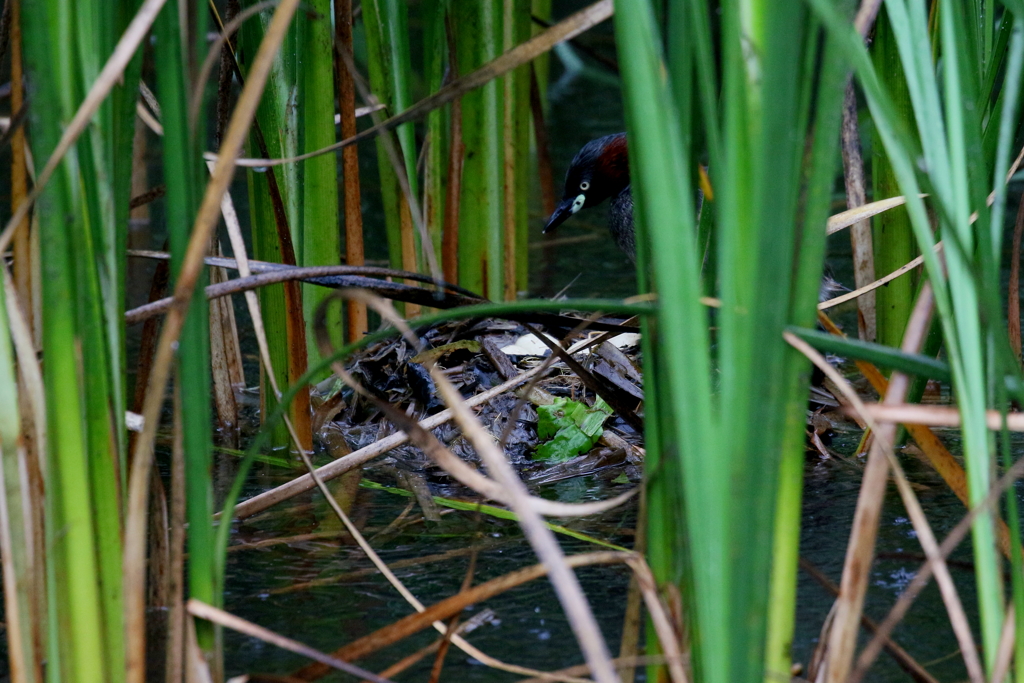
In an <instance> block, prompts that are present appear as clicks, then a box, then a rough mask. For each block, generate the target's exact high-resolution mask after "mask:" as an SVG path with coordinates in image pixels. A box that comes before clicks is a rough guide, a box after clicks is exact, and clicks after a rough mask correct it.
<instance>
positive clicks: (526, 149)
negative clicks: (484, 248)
mask: <svg viewBox="0 0 1024 683" xmlns="http://www.w3.org/2000/svg"><path fill="white" fill-rule="evenodd" d="M530 10H531V8H530V0H515V2H514V3H513V10H512V13H513V14H512V21H513V23H514V26H513V27H512V30H511V36H512V47H514V46H515V45H518V44H520V43H523V42H525V41H526V40H529V38H530V36H531V28H532V26H533V19H532V16H531V13H530ZM508 47H509V46H506V49H508ZM512 96H513V98H514V101H515V104H514V105H510V106H511V107H512V110H513V112H514V113H513V118H514V121H515V143H514V146H513V149H514V150H515V155H516V159H515V188H516V193H515V195H516V200H515V201H516V206H515V224H516V228H515V232H516V237H515V254H516V258H515V288H514V290H513V292H514V294H513V297H512V298H513V299H514V298H515V294H516V293H518V292H525V291H527V290H528V288H529V284H530V259H529V248H530V221H529V201H530V190H531V182H530V180H531V177H532V173H531V170H530V165H531V158H530V140H531V134H530V122H531V120H532V114H531V111H530V66H529V65H525V66H521V67H519V68H518V69H516V70H515V83H514V85H513V93H512ZM506 258H509V257H508V256H506Z"/></svg>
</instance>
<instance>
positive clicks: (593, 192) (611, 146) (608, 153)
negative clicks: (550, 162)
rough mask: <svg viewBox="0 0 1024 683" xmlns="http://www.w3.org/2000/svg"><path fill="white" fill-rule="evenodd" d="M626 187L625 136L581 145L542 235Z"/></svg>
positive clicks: (627, 163)
mask: <svg viewBox="0 0 1024 683" xmlns="http://www.w3.org/2000/svg"><path fill="white" fill-rule="evenodd" d="M628 185H629V153H628V150H627V148H626V134H625V133H616V134H614V135H606V136H604V137H603V138H598V139H596V140H591V141H590V142H588V143H587V144H585V145H584V146H583V149H581V150H580V151H579V152H578V153H577V154H576V157H575V158H574V159H573V160H572V163H571V164H570V165H569V171H568V172H567V173H566V174H565V191H564V192H563V194H562V201H561V203H560V204H559V205H558V207H557V208H555V211H554V213H552V214H551V217H550V218H548V222H547V225H545V226H544V232H545V233H548V232H553V231H554V229H555V228H557V227H558V226H559V225H561V224H562V223H564V222H565V221H566V220H567V219H568V218H569V217H570V216H572V215H573V214H575V213H577V212H578V211H579V210H580V209H589V208H591V207H594V206H597V205H598V204H600V203H601V202H603V201H604V200H605V199H608V198H609V197H613V196H615V195H617V194H618V193H619V192H621V191H622V190H624V189H625V188H626V186H628Z"/></svg>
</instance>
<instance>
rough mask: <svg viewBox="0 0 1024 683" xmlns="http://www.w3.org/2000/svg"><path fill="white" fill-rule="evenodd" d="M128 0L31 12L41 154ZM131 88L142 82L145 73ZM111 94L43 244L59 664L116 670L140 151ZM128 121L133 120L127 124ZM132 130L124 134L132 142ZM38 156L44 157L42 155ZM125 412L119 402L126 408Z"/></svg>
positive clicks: (76, 674)
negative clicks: (123, 200) (132, 183)
mask: <svg viewBox="0 0 1024 683" xmlns="http://www.w3.org/2000/svg"><path fill="white" fill-rule="evenodd" d="M130 7H131V5H130V4H128V3H124V4H122V5H120V6H118V7H117V8H111V7H108V6H106V5H104V4H101V3H94V2H84V3H68V2H61V1H59V0H52V1H51V2H47V3H45V4H43V5H41V6H39V7H34V8H32V11H26V12H24V13H22V21H23V28H24V33H25V62H26V66H27V68H28V73H29V74H30V78H31V81H32V82H33V83H34V85H35V91H34V95H33V98H34V100H33V107H32V110H31V113H30V121H29V124H30V128H31V141H32V148H33V154H34V156H35V158H36V159H38V160H45V159H46V158H47V157H48V156H49V154H50V152H51V151H52V150H53V148H54V147H55V145H56V142H57V139H58V137H59V136H60V134H61V131H62V130H63V126H64V125H65V123H66V122H67V121H69V120H70V119H71V116H72V115H73V113H74V111H75V109H76V108H77V106H78V104H79V102H80V100H81V98H82V93H83V88H84V87H85V86H87V85H89V84H91V83H92V81H93V80H94V79H95V76H96V74H97V73H98V72H99V69H100V67H101V65H102V62H103V61H104V60H105V59H106V57H107V56H108V52H109V47H110V46H111V45H112V44H113V42H114V40H115V38H116V36H117V35H118V33H117V31H118V29H119V28H121V27H120V26H118V25H117V24H116V22H115V21H111V18H112V15H111V11H112V9H117V10H118V12H119V13H120V18H121V19H122V20H123V17H124V15H125V13H126V12H127V11H128V10H129V9H130ZM125 87H126V88H127V89H128V90H130V91H131V92H133V93H134V89H135V83H133V82H128V83H126V84H125ZM115 121H116V122H117V123H119V124H123V123H124V117H123V116H121V117H116V118H115V117H114V116H113V109H112V105H111V104H110V103H107V104H105V105H104V107H102V108H101V110H100V112H99V114H98V115H97V119H96V122H95V124H94V125H93V126H91V127H90V128H89V130H87V131H86V132H85V134H83V136H82V137H81V138H80V139H79V142H78V144H77V145H75V147H74V148H73V149H72V150H71V151H70V152H69V154H68V155H67V156H66V157H65V160H64V163H63V165H62V167H61V168H60V169H59V170H58V171H57V173H56V174H55V176H54V178H53V179H52V181H51V183H50V184H49V185H48V186H47V188H46V190H45V191H44V192H43V194H42V195H41V197H40V200H39V203H38V205H37V216H38V220H39V231H40V232H39V239H40V242H41V243H42V244H45V245H46V258H45V259H43V263H42V268H43V272H42V279H41V283H40V287H41V293H42V299H43V305H42V326H43V335H42V337H43V338H42V342H43V352H44V354H45V357H46V368H45V369H46V373H45V376H44V386H45V391H46V395H47V411H48V414H49V416H50V422H49V424H48V425H47V431H48V439H49V442H48V451H49V452H48V454H47V455H48V466H47V481H46V482H45V490H46V495H47V501H46V513H45V514H46V528H47V531H46V534H47V545H48V547H47V550H48V551H49V553H50V554H49V557H48V558H47V578H48V590H47V592H48V598H49V600H48V602H49V611H48V621H49V634H50V642H49V645H48V652H49V672H50V675H51V676H55V677H60V678H61V679H62V680H68V681H93V680H120V679H121V678H122V677H123V672H124V642H123V638H124V628H123V614H122V608H121V586H120V573H121V572H120V524H121V508H120V498H119V491H120V482H121V477H122V476H123V451H122V450H121V448H120V447H121V446H122V445H123V443H124V439H123V436H122V433H121V432H120V431H119V425H122V424H123V416H124V412H123V411H124V391H123V387H124V384H123V379H122V378H121V377H120V370H121V368H122V366H123V331H122V326H123V322H122V321H123V297H122V296H120V295H121V293H122V291H123V289H122V288H123V285H122V284H121V281H122V278H123V265H122V261H121V260H122V259H123V252H121V253H118V252H116V248H117V245H118V244H123V240H124V234H123V233H124V230H125V229H126V225H124V224H120V225H119V224H117V223H116V222H115V214H116V213H117V212H115V210H114V196H115V195H114V191H113V188H112V187H111V184H110V182H111V179H112V177H113V172H112V168H111V163H112V161H111V159H112V158H113V157H115V156H117V155H121V156H122V158H123V157H127V158H129V159H130V158H131V150H130V147H129V148H128V149H124V148H122V147H120V146H118V144H117V143H115V141H119V142H120V144H122V145H123V144H124V140H125V139H126V138H125V136H123V135H115ZM122 132H123V131H122ZM130 139H131V138H130V137H127V140H129V141H130ZM39 163H41V161H40V162H39ZM118 412H119V413H120V414H118Z"/></svg>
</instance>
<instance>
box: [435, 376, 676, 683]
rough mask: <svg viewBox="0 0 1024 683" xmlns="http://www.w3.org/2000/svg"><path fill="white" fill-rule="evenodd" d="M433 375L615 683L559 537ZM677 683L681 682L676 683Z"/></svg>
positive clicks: (598, 673)
mask: <svg viewBox="0 0 1024 683" xmlns="http://www.w3.org/2000/svg"><path fill="white" fill-rule="evenodd" d="M430 374H431V376H432V377H433V378H434V383H435V384H436V385H437V388H438V391H439V393H440V394H441V396H442V397H443V398H444V401H445V403H447V404H448V406H449V407H451V408H452V409H453V410H454V411H455V419H456V420H457V421H458V423H459V426H460V427H461V428H462V433H463V435H464V436H465V437H466V438H467V439H469V441H470V442H471V443H472V444H473V447H474V449H475V450H476V452H477V455H479V457H480V459H481V460H482V461H483V463H484V464H485V465H486V466H487V471H488V472H489V473H490V475H491V477H493V478H494V479H495V480H496V481H497V483H498V484H499V485H500V486H501V487H502V488H503V489H504V491H505V493H507V494H508V497H509V499H508V502H509V507H511V508H512V510H513V511H514V512H515V514H516V516H517V517H518V518H519V525H520V527H522V529H523V534H524V535H525V536H526V538H527V540H528V541H529V542H530V545H531V546H533V551H534V552H535V553H536V554H537V557H538V558H539V559H540V560H541V561H542V562H543V563H544V564H545V565H547V567H548V571H549V578H550V579H551V583H552V585H553V586H554V588H555V593H556V594H557V595H558V598H559V601H560V602H561V603H562V609H563V610H564V612H565V615H566V617H567V618H568V620H569V624H570V626H571V627H572V630H573V633H574V634H575V635H576V640H577V641H578V642H579V645H580V649H581V650H582V651H583V656H584V658H585V659H586V661H587V663H588V664H589V665H590V667H591V671H593V672H594V678H595V680H596V681H597V683H616V681H617V680H618V676H617V675H616V674H615V669H614V667H613V666H612V663H611V654H610V653H609V652H608V646H607V645H606V644H605V642H604V637H603V636H602V635H601V629H600V627H598V625H597V620H596V619H595V618H594V614H593V612H592V611H591V609H590V604H589V603H588V602H587V599H586V596H585V595H584V594H583V589H582V588H581V587H580V584H579V580H578V579H577V578H576V574H575V573H574V572H573V571H572V569H571V568H570V567H569V565H567V564H566V563H565V556H564V554H563V553H562V549H561V547H560V546H559V545H558V541H557V540H555V536H554V534H553V533H552V532H551V530H550V529H548V528H547V526H546V525H545V524H544V519H543V518H542V517H541V515H540V513H539V512H538V511H537V508H536V507H535V506H534V505H533V504H532V503H531V501H530V495H529V492H528V491H527V489H526V485H525V484H523V482H522V480H521V479H520V478H519V476H518V475H517V474H516V472H515V470H514V469H513V468H512V465H511V464H509V462H508V460H507V459H506V457H505V454H504V453H502V452H501V451H499V450H498V448H497V446H496V445H495V443H494V441H493V439H492V437H491V435H490V434H488V433H487V432H486V431H485V430H484V428H483V425H481V424H480V421H479V420H478V419H477V417H476V416H475V415H473V414H472V413H471V412H470V411H469V410H468V409H467V408H466V406H465V404H464V403H463V401H462V397H461V396H460V395H459V392H458V390H456V389H455V387H454V386H452V383H451V382H450V381H449V380H448V378H447V377H445V375H444V373H442V372H440V370H439V369H438V368H437V367H436V366H434V365H432V366H431V368H430ZM676 683H681V681H679V680H678V679H677V680H676Z"/></svg>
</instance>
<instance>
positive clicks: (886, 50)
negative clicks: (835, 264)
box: [871, 8, 918, 348]
mask: <svg viewBox="0 0 1024 683" xmlns="http://www.w3.org/2000/svg"><path fill="white" fill-rule="evenodd" d="M871 54H872V57H873V59H874V63H875V69H876V70H877V72H878V74H879V75H880V76H881V78H882V80H883V83H884V84H885V87H886V88H887V89H888V91H889V92H890V93H891V94H892V99H893V104H894V106H895V107H896V112H897V115H898V116H899V119H900V121H901V125H905V126H908V127H912V126H913V111H912V108H911V104H910V93H909V92H908V91H907V81H906V76H905V75H904V73H903V66H902V64H901V63H900V55H899V51H898V49H897V47H896V42H895V39H894V37H893V33H892V28H891V26H890V25H889V21H888V17H887V15H886V10H885V9H884V8H883V9H882V10H880V11H879V13H878V19H877V20H876V23H875V39H874V41H873V43H872V47H871ZM871 151H872V161H871V180H872V184H873V192H874V198H875V199H876V200H877V199H885V198H886V197H896V196H899V194H900V188H899V183H898V182H897V180H896V176H895V174H894V173H893V169H892V164H890V163H889V158H888V156H887V154H886V151H885V147H884V146H882V145H880V144H873V145H872V147H871ZM873 221H874V234H873V236H872V243H873V244H874V247H875V277H882V276H884V275H887V274H889V273H891V272H892V271H894V270H896V269H897V268H899V267H901V266H902V265H904V264H905V263H907V262H908V261H910V260H912V259H913V258H914V257H916V256H917V253H918V252H917V244H916V242H915V239H914V233H913V231H912V230H911V227H910V218H909V217H908V216H907V212H906V209H903V208H902V207H900V208H897V209H895V210H893V211H886V212H884V213H882V214H879V215H878V216H875V217H874V219H873ZM915 292H916V286H915V282H914V277H913V276H910V277H901V278H896V279H895V280H893V281H892V282H890V283H888V284H887V285H885V286H884V287H880V288H879V289H877V290H875V320H876V323H875V324H876V326H877V328H876V329H877V335H876V337H877V340H878V342H879V343H882V344H885V345H886V346H892V347H896V348H898V347H899V345H900V342H901V341H902V340H903V330H904V329H905V328H906V326H907V321H908V320H910V312H911V310H912V309H913V307H914V295H915Z"/></svg>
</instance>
